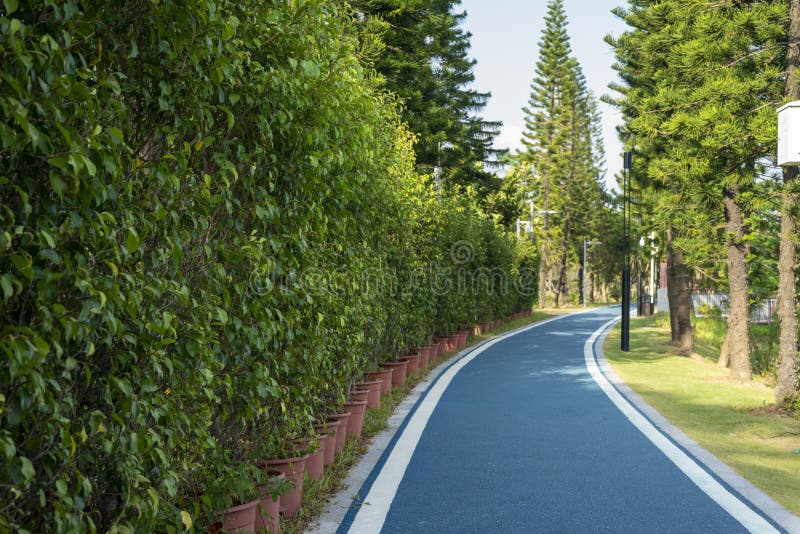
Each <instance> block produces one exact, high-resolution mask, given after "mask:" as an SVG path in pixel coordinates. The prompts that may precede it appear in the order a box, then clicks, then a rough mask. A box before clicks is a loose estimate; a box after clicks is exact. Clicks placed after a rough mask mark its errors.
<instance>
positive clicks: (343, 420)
mask: <svg viewBox="0 0 800 534" xmlns="http://www.w3.org/2000/svg"><path fill="white" fill-rule="evenodd" d="M348 419H350V412H346V413H337V414H334V415H329V416H328V421H339V426H337V427H336V454H339V453H340V452H342V449H344V443H345V440H346V439H347V420H348Z"/></svg>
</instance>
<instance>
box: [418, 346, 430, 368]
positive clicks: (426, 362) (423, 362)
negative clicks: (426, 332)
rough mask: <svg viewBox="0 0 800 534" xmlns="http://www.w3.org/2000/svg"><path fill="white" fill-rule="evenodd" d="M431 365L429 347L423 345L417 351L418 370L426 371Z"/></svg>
mask: <svg viewBox="0 0 800 534" xmlns="http://www.w3.org/2000/svg"><path fill="white" fill-rule="evenodd" d="M430 363H431V347H430V345H425V346H424V347H421V348H420V349H419V368H420V369H423V370H424V369H427V368H428V367H430Z"/></svg>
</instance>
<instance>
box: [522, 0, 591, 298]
mask: <svg viewBox="0 0 800 534" xmlns="http://www.w3.org/2000/svg"><path fill="white" fill-rule="evenodd" d="M523 113H524V114H525V131H524V132H523V137H522V143H523V145H524V146H525V151H524V152H522V153H521V154H519V155H518V159H519V160H520V161H522V162H528V163H530V165H531V166H532V169H533V173H534V177H533V180H532V192H533V193H534V195H533V198H534V200H535V202H536V204H537V207H538V209H539V211H541V212H542V221H543V224H542V227H541V230H540V231H539V232H538V233H539V243H540V265H539V306H540V307H544V306H545V304H546V301H547V295H548V293H552V294H553V297H554V303H555V305H556V306H558V305H559V304H560V303H561V302H562V299H566V298H568V296H569V288H570V284H569V280H568V277H569V271H570V267H571V265H572V264H574V263H575V261H576V260H577V259H578V257H579V254H578V250H577V249H578V248H579V247H578V246H577V243H578V241H582V239H579V238H581V237H590V236H588V235H587V229H588V228H590V225H588V224H587V217H588V215H589V214H591V213H593V212H596V210H597V209H598V208H599V206H600V204H601V196H602V186H601V178H602V164H603V162H602V149H601V144H600V142H599V114H598V111H597V105H596V102H595V100H594V97H593V96H592V95H591V94H590V93H589V91H588V89H587V87H586V80H585V78H584V75H583V72H582V69H581V67H580V65H579V64H578V61H577V60H576V59H575V58H574V57H573V56H572V51H571V47H570V43H569V36H568V34H567V17H566V13H565V12H564V3H563V0H552V1H551V2H550V3H549V4H548V9H547V15H546V17H545V27H544V30H543V32H542V37H541V39H540V41H539V58H538V60H537V62H536V66H535V73H534V79H533V82H532V83H531V94H530V98H529V100H528V105H527V106H526V107H525V108H524V109H523ZM598 149H600V150H598ZM581 276H582V274H581ZM553 279H554V280H553ZM551 286H552V290H550V288H551Z"/></svg>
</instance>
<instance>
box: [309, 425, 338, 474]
mask: <svg viewBox="0 0 800 534" xmlns="http://www.w3.org/2000/svg"><path fill="white" fill-rule="evenodd" d="M340 424H341V423H339V421H329V422H328V423H327V424H325V425H314V430H315V431H316V432H318V433H319V438H320V439H321V440H324V441H325V450H324V451H323V453H322V456H323V462H322V463H323V464H324V465H333V462H335V461H336V432H337V430H338V428H339V426H340Z"/></svg>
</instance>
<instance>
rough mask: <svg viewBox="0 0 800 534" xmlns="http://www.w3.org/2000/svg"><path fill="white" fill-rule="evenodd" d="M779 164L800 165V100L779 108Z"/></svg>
mask: <svg viewBox="0 0 800 534" xmlns="http://www.w3.org/2000/svg"><path fill="white" fill-rule="evenodd" d="M778 165H800V100H795V101H794V102H789V103H788V104H784V105H783V106H781V107H780V108H779V109H778Z"/></svg>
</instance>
